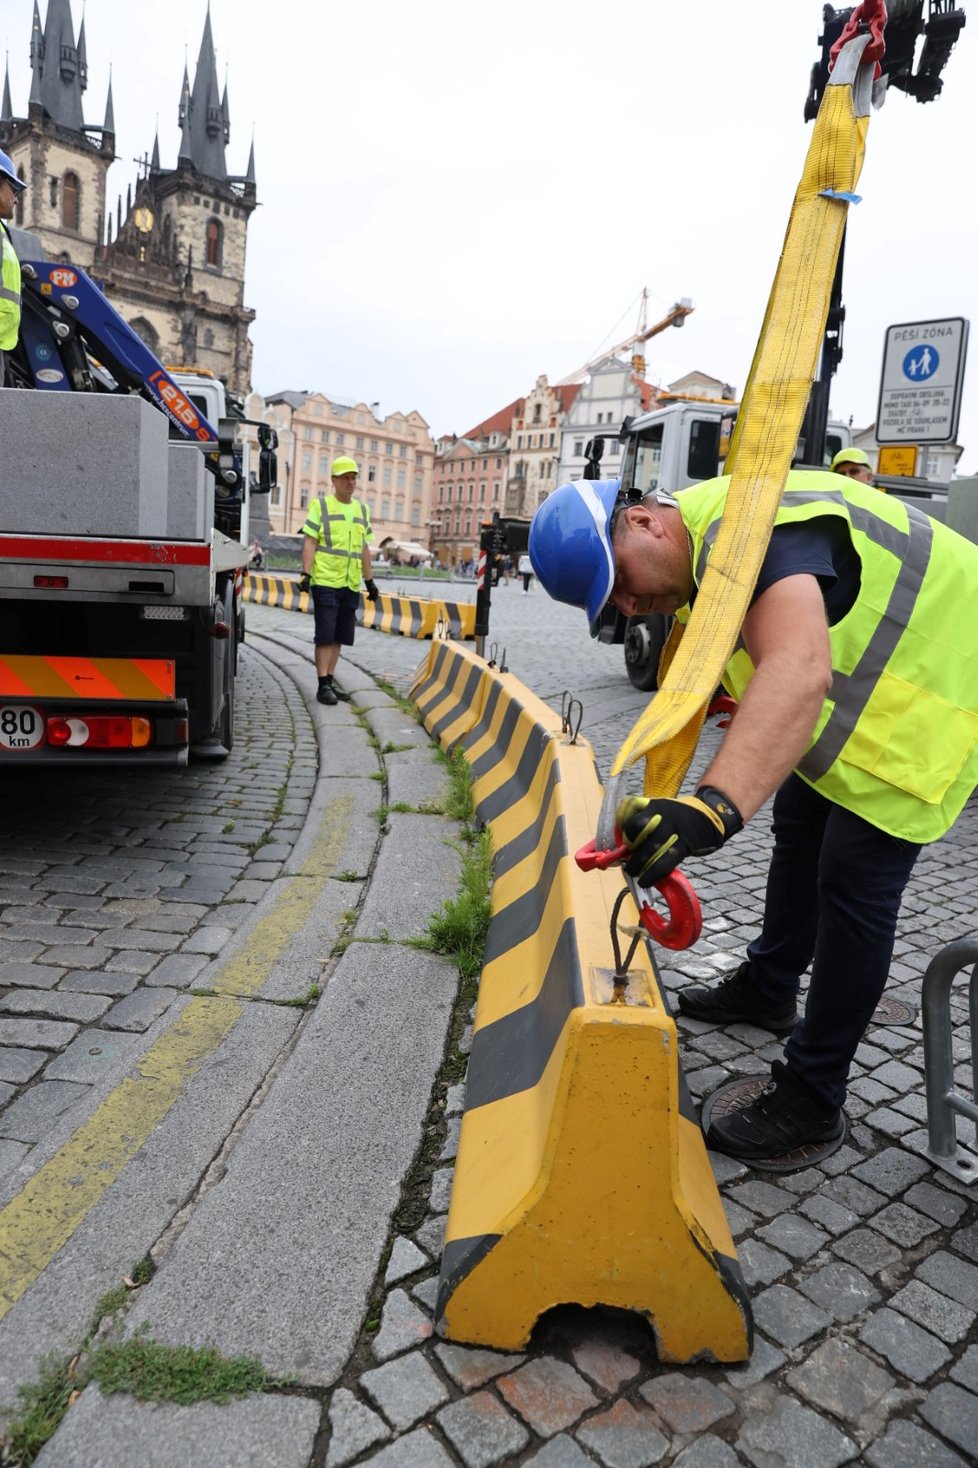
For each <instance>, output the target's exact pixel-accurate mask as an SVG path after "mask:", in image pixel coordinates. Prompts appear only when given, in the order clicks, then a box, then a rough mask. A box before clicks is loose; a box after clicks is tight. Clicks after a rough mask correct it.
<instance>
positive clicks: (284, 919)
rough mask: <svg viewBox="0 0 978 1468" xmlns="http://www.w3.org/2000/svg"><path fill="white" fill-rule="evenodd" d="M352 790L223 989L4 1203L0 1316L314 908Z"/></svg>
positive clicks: (338, 845)
mask: <svg viewBox="0 0 978 1468" xmlns="http://www.w3.org/2000/svg"><path fill="white" fill-rule="evenodd" d="M352 813H353V799H352V796H349V795H346V796H343V797H341V798H340V799H339V800H335V801H332V802H331V803H330V805H329V806H328V807H327V808H326V810H325V812H324V814H323V819H322V823H321V826H320V831H319V834H318V836H317V837H316V840H315V842H314V843H313V847H312V850H311V851H310V853H309V856H308V857H307V859H306V861H305V862H304V863H303V865H302V870H301V872H300V873H299V874H298V875H297V876H295V877H293V878H292V879H291V880H290V881H288V882H287V884H286V885H285V886H284V887H283V889H282V891H281V893H280V894H279V896H278V898H277V900H276V901H275V902H274V903H273V905H272V906H271V908H270V910H269V911H268V912H267V913H266V914H265V915H264V916H263V917H262V918H261V920H260V922H259V923H258V924H257V926H256V927H255V929H254V932H253V933H251V934H250V935H249V937H248V938H247V939H246V940H245V942H244V944H243V945H242V947H241V948H240V949H239V950H238V952H237V953H235V954H234V955H233V956H232V957H231V958H230V959H229V960H228V962H227V963H226V964H224V966H223V967H222V968H221V970H220V972H219V974H218V975H217V978H216V980H215V982H214V985H213V987H214V988H215V989H216V990H217V992H218V994H219V995H220V997H219V998H204V997H196V998H193V999H191V1001H190V1003H189V1004H188V1005H187V1007H186V1009H185V1010H184V1011H183V1013H182V1014H181V1015H180V1017H179V1018H178V1019H177V1020H175V1021H174V1023H173V1024H172V1025H171V1026H170V1028H169V1029H168V1030H167V1031H166V1032H165V1033H164V1034H163V1035H161V1036H160V1038H159V1039H158V1040H157V1041H156V1043H155V1044H154V1045H152V1046H151V1047H150V1049H149V1050H148V1051H147V1052H146V1054H145V1055H144V1056H143V1057H142V1059H141V1060H140V1061H138V1062H137V1063H136V1066H135V1071H136V1074H135V1075H128V1076H126V1078H125V1079H124V1080H123V1081H122V1082H120V1084H119V1085H118V1086H116V1088H115V1090H114V1091H112V1092H110V1094H109V1095H108V1096H107V1097H106V1098H105V1100H104V1101H102V1102H101V1104H100V1105H99V1106H98V1107H97V1108H96V1110H95V1111H94V1112H93V1113H92V1115H91V1116H90V1117H89V1119H88V1120H87V1121H86V1122H84V1123H83V1125H82V1126H80V1127H79V1128H78V1130H77V1131H76V1132H75V1133H74V1135H73V1136H72V1137H71V1138H69V1140H68V1141H67V1142H65V1144H64V1146H63V1147H61V1148H59V1150H58V1151H57V1152H56V1153H55V1154H54V1156H53V1157H51V1158H50V1159H49V1160H48V1161H47V1162H46V1163H45V1164H44V1166H43V1167H41V1168H39V1169H38V1171H37V1172H36V1173H35V1174H34V1176H33V1177H32V1178H31V1179H30V1181H29V1182H28V1183H27V1184H26V1185H25V1186H24V1188H23V1189H22V1190H21V1192H20V1193H18V1194H17V1196H16V1198H13V1199H12V1200H11V1202H10V1203H8V1204H7V1206H6V1208H4V1209H3V1210H2V1211H0V1320H2V1319H3V1317H4V1315H6V1313H7V1311H8V1310H9V1309H10V1307H11V1306H12V1305H13V1304H15V1302H16V1301H17V1300H19V1299H20V1297H21V1295H23V1294H24V1293H25V1291H26V1290H28V1289H29V1288H30V1286H31V1285H32V1284H33V1283H34V1281H35V1280H36V1279H37V1277H38V1276H39V1275H40V1274H41V1273H42V1271H43V1270H44V1269H45V1268H46V1267H47V1265H48V1264H50V1262H51V1260H52V1259H53V1258H54V1256H55V1255H56V1254H57V1252H58V1250H59V1249H61V1248H62V1247H63V1246H64V1245H65V1244H66V1243H67V1242H68V1240H69V1239H70V1238H71V1236H72V1234H73V1233H74V1232H75V1230H76V1229H77V1228H78V1226H79V1224H81V1223H82V1222H83V1221H84V1219H85V1218H86V1217H87V1215H88V1213H89V1212H90V1211H91V1209H92V1208H94V1206H95V1204H96V1203H98V1202H99V1200H100V1199H101V1198H102V1197H103V1196H104V1194H105V1193H106V1192H107V1191H108V1189H109V1188H110V1187H111V1186H112V1184H113V1183H114V1182H115V1180H116V1178H118V1177H119V1176H120V1174H121V1173H122V1172H123V1170H124V1169H125V1167H126V1166H127V1164H128V1163H129V1162H131V1161H132V1159H133V1158H134V1157H135V1155H136V1153H137V1152H138V1151H139V1149H140V1148H141V1147H142V1146H143V1144H144V1143H145V1142H146V1141H147V1140H148V1139H149V1137H150V1136H151V1135H152V1133H153V1131H154V1129H155V1128H156V1127H157V1126H158V1125H159V1124H160V1122H161V1121H162V1120H163V1118H164V1117H165V1116H166V1114H167V1112H168V1111H170V1109H171V1108H172V1107H173V1106H174V1105H175V1103H176V1102H177V1100H178V1099H179V1097H180V1095H181V1093H182V1091H183V1089H184V1087H185V1086H186V1084H187V1082H188V1081H189V1080H190V1079H191V1078H192V1077H193V1076H194V1075H195V1074H196V1073H197V1071H198V1070H199V1069H200V1067H201V1066H202V1065H203V1063H204V1061H205V1060H206V1059H207V1057H208V1055H210V1054H211V1053H212V1051H214V1050H215V1049H216V1048H217V1046H218V1045H219V1044H220V1043H221V1041H222V1040H224V1039H225V1037H226V1036H227V1035H228V1034H229V1033H230V1031H231V1029H232V1028H233V1026H234V1025H235V1023H236V1022H237V1020H238V1019H239V1018H240V1017H241V1014H242V1013H243V1011H244V1004H245V1002H246V1001H247V1000H248V999H249V998H250V997H251V996H252V995H254V994H256V993H257V992H258V990H259V989H260V988H261V986H262V984H263V983H264V982H265V980H266V979H267V978H268V975H269V972H270V970H271V968H272V965H273V964H274V963H275V962H276V960H277V959H278V958H280V957H281V955H282V954H283V953H284V952H285V950H286V948H287V947H288V944H289V942H290V941H291V939H292V937H293V935H294V933H295V932H296V930H297V928H298V927H299V926H301V923H302V921H303V919H304V918H305V917H307V916H308V914H309V911H310V907H311V903H312V901H313V899H314V896H315V893H316V891H317V890H318V887H319V885H320V884H321V882H322V881H324V880H325V879H326V878H327V877H329V876H330V875H331V874H332V873H333V872H334V871H335V870H336V866H337V861H338V858H339V855H340V852H341V850H342V847H343V844H344V842H345V840H346V837H347V834H348V832H349V829H350V824H351V819H352Z"/></svg>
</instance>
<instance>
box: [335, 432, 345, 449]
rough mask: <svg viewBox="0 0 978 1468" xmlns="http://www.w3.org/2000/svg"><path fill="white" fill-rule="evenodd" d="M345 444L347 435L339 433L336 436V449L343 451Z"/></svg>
mask: <svg viewBox="0 0 978 1468" xmlns="http://www.w3.org/2000/svg"><path fill="white" fill-rule="evenodd" d="M345 443H346V434H345V433H338V434H337V435H336V447H337V448H338V449H341V448H342V447H343V445H344V444H345Z"/></svg>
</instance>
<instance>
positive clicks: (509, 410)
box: [462, 398, 526, 438]
mask: <svg viewBox="0 0 978 1468" xmlns="http://www.w3.org/2000/svg"><path fill="white" fill-rule="evenodd" d="M525 407H526V398H516V399H515V400H514V401H513V402H511V403H509V404H508V405H507V407H505V408H500V410H499V412H498V413H493V415H492V417H491V418H486V419H485V420H484V421H483V422H482V423H477V424H476V426H475V427H474V428H470V429H469V430H468V431H467V432H466V433H463V435H462V437H463V438H488V437H489V435H490V434H491V433H508V432H509V430H510V429H511V428H512V426H513V419H514V418H517V417H519V415H520V414H521V413H522V412H523V410H524V409H525Z"/></svg>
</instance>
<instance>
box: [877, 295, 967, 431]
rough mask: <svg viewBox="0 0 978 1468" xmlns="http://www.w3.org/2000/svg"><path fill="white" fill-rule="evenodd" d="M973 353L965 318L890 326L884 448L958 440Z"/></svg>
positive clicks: (882, 407) (883, 385) (883, 391)
mask: <svg viewBox="0 0 978 1468" xmlns="http://www.w3.org/2000/svg"><path fill="white" fill-rule="evenodd" d="M967 351H968V322H967V321H965V319H964V317H963V316H951V317H947V318H945V319H944V320H942V321H908V322H904V323H903V324H902V325H899V326H891V327H889V329H888V330H887V333H886V343H885V346H884V348H883V371H882V375H881V378H880V398H879V408H878V410H877V413H876V442H877V443H878V444H894V445H896V444H913V445H915V446H916V445H923V444H931V443H953V442H954V439H955V436H956V434H957V431H958V418H959V416H960V412H961V390H962V387H963V385H964V365H965V359H966V357H967Z"/></svg>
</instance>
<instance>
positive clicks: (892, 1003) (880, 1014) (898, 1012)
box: [870, 995, 917, 1025]
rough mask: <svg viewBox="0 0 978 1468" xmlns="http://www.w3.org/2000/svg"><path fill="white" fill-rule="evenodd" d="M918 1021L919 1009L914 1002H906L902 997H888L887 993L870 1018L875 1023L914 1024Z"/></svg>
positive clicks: (871, 1022)
mask: <svg viewBox="0 0 978 1468" xmlns="http://www.w3.org/2000/svg"><path fill="white" fill-rule="evenodd" d="M916 1022H917V1011H916V1010H915V1009H914V1007H913V1005H912V1004H904V1002H903V1000H902V999H888V998H887V997H886V996H885V995H884V996H883V998H882V999H881V1000H880V1002H879V1004H877V1006H876V1009H875V1010H874V1011H873V1018H872V1019H871V1020H870V1024H873V1025H912V1024H916Z"/></svg>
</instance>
